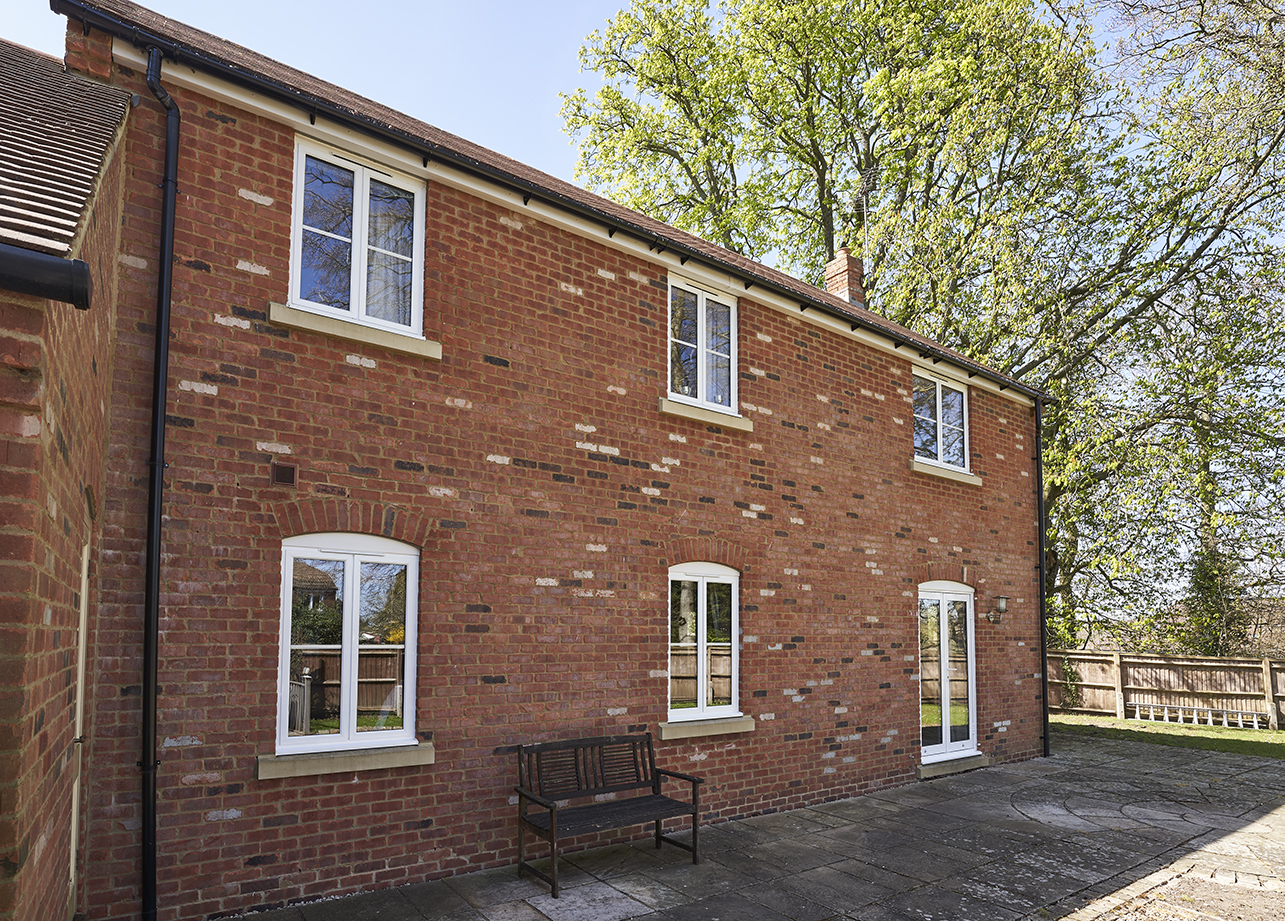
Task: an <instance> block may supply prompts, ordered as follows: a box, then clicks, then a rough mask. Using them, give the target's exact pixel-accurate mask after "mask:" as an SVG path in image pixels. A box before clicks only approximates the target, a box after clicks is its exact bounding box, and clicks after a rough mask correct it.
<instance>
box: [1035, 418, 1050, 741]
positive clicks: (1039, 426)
mask: <svg viewBox="0 0 1285 921" xmlns="http://www.w3.org/2000/svg"><path fill="white" fill-rule="evenodd" d="M1035 506H1036V510H1037V511H1036V514H1037V515H1038V516H1039V519H1040V565H1039V570H1040V687H1042V688H1043V689H1044V693H1043V697H1044V757H1045V758H1047V757H1048V756H1049V609H1048V593H1047V588H1048V583H1047V580H1048V573H1047V571H1046V570H1045V568H1044V559H1045V557H1044V555H1045V553H1046V552H1047V551H1046V550H1045V545H1044V541H1045V532H1046V531H1047V530H1048V528H1047V523H1046V522H1045V520H1044V401H1043V400H1040V399H1036V401H1035Z"/></svg>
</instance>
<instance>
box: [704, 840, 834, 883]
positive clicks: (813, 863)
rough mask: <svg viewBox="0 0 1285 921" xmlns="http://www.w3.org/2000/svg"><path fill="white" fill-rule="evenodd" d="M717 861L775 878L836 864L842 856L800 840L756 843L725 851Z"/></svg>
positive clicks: (749, 874)
mask: <svg viewBox="0 0 1285 921" xmlns="http://www.w3.org/2000/svg"><path fill="white" fill-rule="evenodd" d="M712 859H714V860H717V862H718V863H721V864H722V865H723V866H725V867H727V868H728V869H731V870H735V871H736V872H737V873H744V874H745V875H746V876H750V877H753V878H754V879H776V878H777V877H780V876H789V875H790V874H793V873H802V872H803V871H804V870H812V869H815V868H816V867H823V866H825V865H826V864H829V863H835V862H837V861H839V860H841V859H842V858H841V857H840V856H839V855H838V854H836V853H834V852H833V851H828V850H825V849H824V848H819V847H813V846H812V845H810V844H805V843H803V842H802V841H799V840H797V839H783V840H781V841H770V842H768V843H767V844H756V845H755V846H753V847H749V848H746V849H745V850H742V851H724V852H722V853H720V854H719V855H718V856H717V857H716V858H712Z"/></svg>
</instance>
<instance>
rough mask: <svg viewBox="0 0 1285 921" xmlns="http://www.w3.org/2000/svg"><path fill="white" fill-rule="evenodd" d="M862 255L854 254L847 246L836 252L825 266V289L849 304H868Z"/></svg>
mask: <svg viewBox="0 0 1285 921" xmlns="http://www.w3.org/2000/svg"><path fill="white" fill-rule="evenodd" d="M861 279H862V267H861V257H859V256H853V255H852V251H851V250H849V249H848V248H847V247H846V246H844V247H842V248H840V250H839V251H838V252H837V253H835V254H834V258H833V259H831V260H830V262H829V263H827V264H826V267H825V290H827V291H829V292H830V293H831V294H834V295H837V296H838V297H841V298H843V299H844V300H845V301H847V302H848V303H849V304H855V305H857V306H858V307H864V306H866V289H865V288H864V287H862V285H861Z"/></svg>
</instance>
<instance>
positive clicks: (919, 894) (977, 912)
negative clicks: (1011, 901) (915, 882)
mask: <svg viewBox="0 0 1285 921" xmlns="http://www.w3.org/2000/svg"><path fill="white" fill-rule="evenodd" d="M881 904H883V905H885V906H887V907H888V908H890V909H892V910H893V911H894V912H898V913H899V914H900V915H902V916H903V917H907V918H915V919H919V921H941V919H943V918H949V919H950V921H1005V919H1008V918H1017V917H1020V915H1021V913H1020V912H1018V911H1014V910H1013V909H1011V908H1005V907H1003V906H1002V905H997V904H996V903H994V902H988V901H984V900H982V899H979V898H975V897H974V896H970V895H964V894H963V893H960V892H955V891H953V890H951V889H941V888H938V887H937V886H924V887H922V888H920V889H915V890H913V891H911V892H902V893H899V894H897V895H895V896H893V897H892V898H889V899H885V900H884V901H883V902H882V903H881Z"/></svg>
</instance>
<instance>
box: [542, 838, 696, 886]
mask: <svg viewBox="0 0 1285 921" xmlns="http://www.w3.org/2000/svg"><path fill="white" fill-rule="evenodd" d="M704 837H705V832H704V831H703V830H702V831H701V839H702V840H701V850H704V849H705V843H706V842H705V841H704ZM661 850H662V851H664V850H670V851H674V850H677V851H678V853H679V854H681V855H682V858H683V859H684V860H685V861H688V862H690V861H691V855H690V854H688V853H687V852H686V851H682V850H680V849H678V848H673V847H668V848H661ZM655 854H656V849H655V847H654V846H653V847H647V848H640V847H633V846H631V845H628V844H611V845H608V846H607V847H596V848H592V849H591V850H587V851H579V852H577V853H574V854H568V855H567V856H566V857H565V858H563V862H564V863H569V864H573V865H574V866H575V867H576V868H577V869H579V870H581V871H583V872H584V873H587V874H589V875H590V876H592V877H594V878H596V879H613V878H615V877H617V876H626V875H628V874H632V873H638V872H640V871H641V870H642V869H643V868H644V867H655V866H660V865H661V863H662V861H661V860H660V858H658V857H656V856H655Z"/></svg>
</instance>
